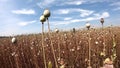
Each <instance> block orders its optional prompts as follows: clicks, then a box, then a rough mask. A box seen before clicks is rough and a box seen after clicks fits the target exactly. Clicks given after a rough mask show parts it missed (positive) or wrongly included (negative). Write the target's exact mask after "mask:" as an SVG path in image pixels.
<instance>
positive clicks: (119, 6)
mask: <svg viewBox="0 0 120 68" xmlns="http://www.w3.org/2000/svg"><path fill="white" fill-rule="evenodd" d="M110 6H114V7H115V8H114V9H113V10H114V11H117V10H120V2H114V3H112V4H110Z"/></svg>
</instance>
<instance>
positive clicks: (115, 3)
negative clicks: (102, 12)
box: [110, 2, 120, 6]
mask: <svg viewBox="0 0 120 68" xmlns="http://www.w3.org/2000/svg"><path fill="white" fill-rule="evenodd" d="M110 6H120V2H114V3H112V4H110Z"/></svg>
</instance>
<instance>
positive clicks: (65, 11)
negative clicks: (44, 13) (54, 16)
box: [58, 9, 70, 14]
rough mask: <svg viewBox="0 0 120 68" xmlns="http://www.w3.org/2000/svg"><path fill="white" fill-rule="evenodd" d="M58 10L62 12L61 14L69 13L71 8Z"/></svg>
mask: <svg viewBox="0 0 120 68" xmlns="http://www.w3.org/2000/svg"><path fill="white" fill-rule="evenodd" d="M58 12H60V13H59V14H68V13H69V12H70V10H68V9H64V10H58Z"/></svg>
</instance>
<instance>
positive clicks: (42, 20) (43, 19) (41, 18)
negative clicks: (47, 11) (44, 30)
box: [40, 15, 46, 24]
mask: <svg viewBox="0 0 120 68" xmlns="http://www.w3.org/2000/svg"><path fill="white" fill-rule="evenodd" d="M40 21H41V22H42V24H43V22H45V21H46V19H45V16H44V15H42V16H40Z"/></svg>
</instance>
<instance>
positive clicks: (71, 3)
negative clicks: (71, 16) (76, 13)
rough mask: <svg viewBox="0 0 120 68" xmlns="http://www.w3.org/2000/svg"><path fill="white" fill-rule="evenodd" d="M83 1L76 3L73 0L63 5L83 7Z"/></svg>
mask: <svg viewBox="0 0 120 68" xmlns="http://www.w3.org/2000/svg"><path fill="white" fill-rule="evenodd" d="M83 2H84V1H83V0H81V1H80V0H79V1H75V0H73V1H67V2H64V3H62V5H81V4H83Z"/></svg>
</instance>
